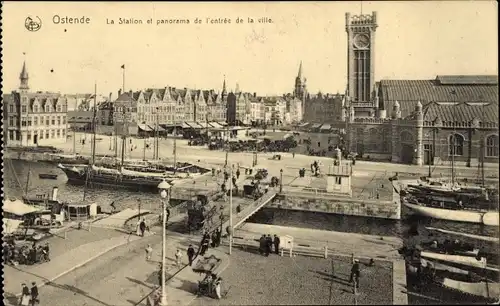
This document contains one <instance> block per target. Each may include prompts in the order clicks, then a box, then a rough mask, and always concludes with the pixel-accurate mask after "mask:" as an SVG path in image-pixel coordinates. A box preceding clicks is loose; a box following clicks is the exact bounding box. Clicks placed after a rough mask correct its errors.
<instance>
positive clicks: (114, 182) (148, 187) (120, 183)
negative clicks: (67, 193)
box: [60, 166, 169, 192]
mask: <svg viewBox="0 0 500 306" xmlns="http://www.w3.org/2000/svg"><path fill="white" fill-rule="evenodd" d="M60 169H61V170H62V171H63V172H64V173H65V174H66V176H67V177H68V183H70V184H74V185H85V182H86V172H85V171H78V170H77V171H75V170H74V169H70V168H66V167H64V166H63V167H60ZM162 181H163V179H162V178H138V177H131V176H127V175H113V174H105V173H92V174H91V176H90V179H89V181H88V184H89V185H91V186H102V187H106V188H121V189H128V190H141V191H148V192H157V191H158V184H159V183H160V182H162ZM168 181H169V179H167V182H168Z"/></svg>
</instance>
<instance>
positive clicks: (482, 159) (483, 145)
mask: <svg viewBox="0 0 500 306" xmlns="http://www.w3.org/2000/svg"><path fill="white" fill-rule="evenodd" d="M481 110H482V114H481V116H482V117H483V118H482V119H481V121H482V122H481V123H482V124H483V126H484V104H483V106H482V108H481ZM484 141H485V139H484V130H482V131H481V145H480V146H479V147H480V148H481V154H480V157H481V163H480V165H481V184H482V187H483V188H484V156H485V155H486V154H485V152H484V150H485V142H484Z"/></svg>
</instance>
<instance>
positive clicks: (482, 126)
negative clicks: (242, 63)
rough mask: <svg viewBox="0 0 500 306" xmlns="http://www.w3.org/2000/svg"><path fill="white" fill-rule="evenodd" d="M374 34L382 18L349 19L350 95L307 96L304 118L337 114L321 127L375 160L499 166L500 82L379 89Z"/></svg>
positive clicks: (476, 79) (475, 79)
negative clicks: (341, 132) (339, 131)
mask: <svg viewBox="0 0 500 306" xmlns="http://www.w3.org/2000/svg"><path fill="white" fill-rule="evenodd" d="M376 29H377V14H376V12H373V13H372V14H371V15H354V16H353V15H350V14H349V13H347V14H346V32H347V36H348V64H347V75H348V83H347V90H346V95H345V96H342V97H341V96H338V98H337V99H332V97H328V96H327V98H323V99H321V98H320V99H318V97H315V98H314V99H312V98H311V97H310V96H308V97H306V101H305V107H306V109H305V117H306V119H314V117H315V116H314V115H316V114H321V111H318V110H321V109H332V110H337V112H335V114H334V115H333V116H332V115H331V114H330V115H329V116H327V117H324V116H323V117H321V116H319V115H318V116H319V118H318V117H316V122H317V121H318V119H319V120H320V121H321V122H319V123H323V125H328V126H331V127H337V128H344V129H345V130H346V131H347V135H346V136H347V137H346V138H347V139H346V144H347V147H348V150H350V151H351V152H356V153H358V155H361V156H364V157H368V156H369V157H370V158H371V159H374V160H387V161H392V162H401V163H406V164H417V165H422V164H431V165H438V164H439V165H445V164H450V163H452V162H453V163H454V164H455V165H464V166H469V167H475V166H477V165H478V164H479V163H480V162H481V161H484V162H485V163H497V162H498V157H499V149H498V146H499V138H498V137H499V136H498V76H491V75H453V76H451V75H438V76H436V77H435V78H433V79H428V80H380V81H378V82H376V81H375V73H376V70H375V66H374V60H373V59H374V58H375V56H374V54H375V33H376ZM322 104H323V106H322ZM339 109H340V110H341V111H340V112H341V113H340V114H339V113H338V112H339V111H338V110H339ZM325 113H326V112H323V114H325Z"/></svg>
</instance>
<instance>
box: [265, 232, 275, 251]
mask: <svg viewBox="0 0 500 306" xmlns="http://www.w3.org/2000/svg"><path fill="white" fill-rule="evenodd" d="M272 250H273V238H272V237H271V235H270V234H267V237H266V256H269V254H271V252H272Z"/></svg>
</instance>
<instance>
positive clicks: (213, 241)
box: [210, 231, 217, 248]
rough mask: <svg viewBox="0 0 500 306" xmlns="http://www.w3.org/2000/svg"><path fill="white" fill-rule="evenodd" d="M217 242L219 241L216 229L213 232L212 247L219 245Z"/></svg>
mask: <svg viewBox="0 0 500 306" xmlns="http://www.w3.org/2000/svg"><path fill="white" fill-rule="evenodd" d="M216 243H217V232H216V231H214V232H213V233H212V243H211V244H210V245H211V246H212V248H215V247H216V246H217V245H216Z"/></svg>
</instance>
